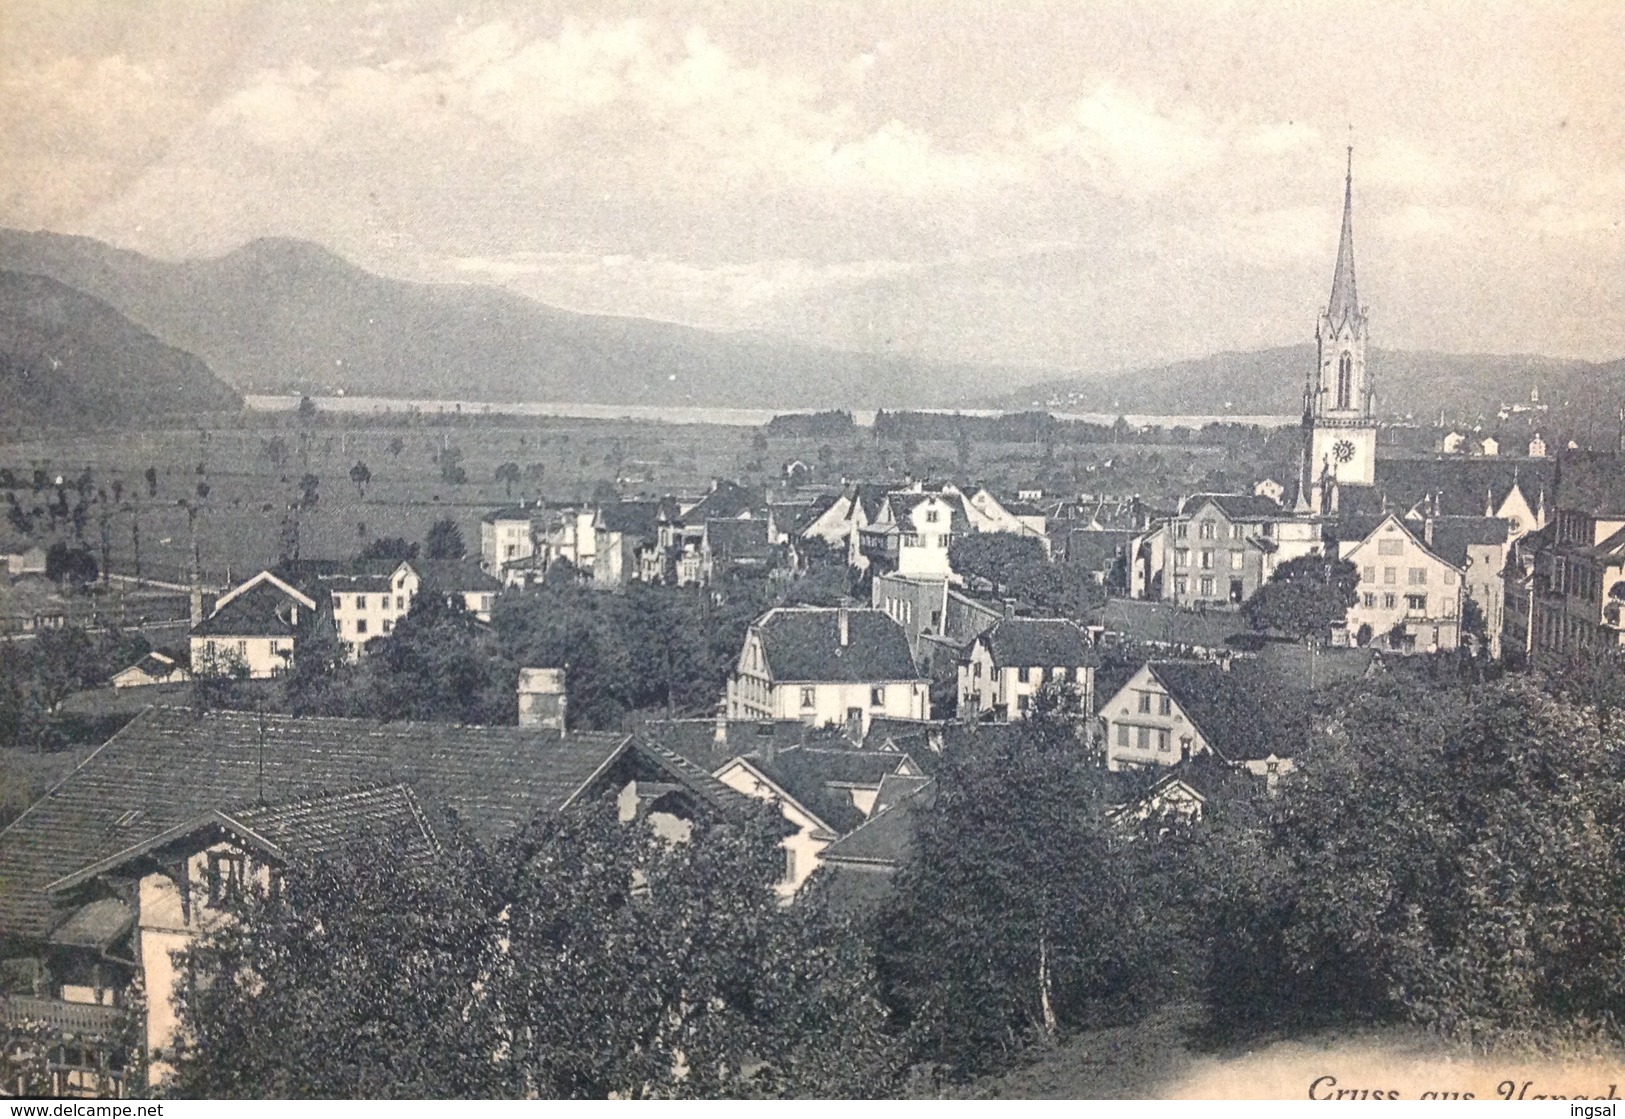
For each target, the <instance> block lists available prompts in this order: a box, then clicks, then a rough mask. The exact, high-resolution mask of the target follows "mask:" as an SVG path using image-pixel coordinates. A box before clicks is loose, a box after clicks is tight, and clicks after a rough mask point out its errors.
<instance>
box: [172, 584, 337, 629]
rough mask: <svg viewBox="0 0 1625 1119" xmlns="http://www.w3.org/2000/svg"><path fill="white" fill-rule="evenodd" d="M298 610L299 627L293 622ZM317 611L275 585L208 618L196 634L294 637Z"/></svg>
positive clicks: (262, 587) (242, 596) (255, 589)
mask: <svg viewBox="0 0 1625 1119" xmlns="http://www.w3.org/2000/svg"><path fill="white" fill-rule="evenodd" d="M295 606H297V608H298V612H299V624H298V625H297V626H296V625H294V624H293V622H291V621H290V620H289V618H290V617H291V616H292V612H291V611H292V608H293V607H295ZM313 616H314V611H312V610H311V609H310V608H309V607H308V606H305V605H304V604H303V603H295V602H294V601H293V599H291V598H289V597H288V596H287V595H286V594H285V593H284V592H283V591H281V590H279V589H278V588H277V587H276V586H275V585H273V584H271V583H261V584H260V585H259V586H257V587H252V588H250V589H249V590H246V591H244V592H243V593H242V594H240V595H238V596H237V597H236V598H234V599H232V600H231V601H230V602H228V603H226V604H225V605H224V606H222V607H221V608H220V609H219V610H217V611H216V612H215V613H214V614H213V615H211V616H210V617H207V618H205V619H204V620H203V621H202V622H201V623H200V624H199V625H198V626H197V627H196V628H195V629H193V630H192V633H193V634H194V635H196V636H198V637H292V636H294V635H295V634H298V633H300V632H302V631H303V630H304V628H305V626H306V624H307V623H308V622H309V621H310V620H311V619H312V618H313Z"/></svg>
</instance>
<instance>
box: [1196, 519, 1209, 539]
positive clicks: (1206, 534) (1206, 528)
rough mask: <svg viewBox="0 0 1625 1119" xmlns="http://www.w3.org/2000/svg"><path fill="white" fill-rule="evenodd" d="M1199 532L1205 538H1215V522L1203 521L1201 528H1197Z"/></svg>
mask: <svg viewBox="0 0 1625 1119" xmlns="http://www.w3.org/2000/svg"><path fill="white" fill-rule="evenodd" d="M1197 533H1198V535H1200V536H1201V537H1202V539H1203V540H1212V539H1213V522H1212V521H1203V522H1202V525H1201V527H1200V528H1199V529H1197Z"/></svg>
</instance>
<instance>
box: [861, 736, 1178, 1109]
mask: <svg viewBox="0 0 1625 1119" xmlns="http://www.w3.org/2000/svg"><path fill="white" fill-rule="evenodd" d="M1074 728H1075V723H1074V722H1073V721H1072V720H1070V719H1067V718H1065V717H1059V716H1057V715H1053V714H1037V715H1035V716H1033V717H1030V718H1029V719H1027V720H1025V721H1024V722H1023V723H1022V724H1021V725H1020V726H1019V728H1012V730H1011V733H1010V734H1009V735H999V736H994V735H992V734H986V735H980V736H968V737H967V738H965V739H962V740H961V741H960V742H959V743H957V744H955V746H954V748H953V749H952V750H950V751H949V752H946V753H945V754H944V756H943V757H942V759H941V761H940V763H939V770H938V774H937V782H938V785H937V792H936V796H935V800H934V802H933V803H931V804H930V805H929V807H921V808H919V809H917V810H916V811H917V813H918V816H919V819H918V825H917V835H916V846H917V851H916V853H915V855H914V857H913V858H911V859H910V860H909V862H908V863H907V864H905V865H904V867H903V868H902V869H901V870H900V871H899V872H898V874H897V879H896V894H895V896H894V898H893V899H892V901H891V902H890V903H889V905H888V907H887V909H886V911H885V912H884V914H883V915H882V918H881V925H880V928H881V934H880V945H879V948H878V953H879V967H880V971H881V975H882V977H883V980H884V982H885V991H886V998H887V1001H888V1002H889V1004H890V1005H891V1006H892V1007H893V1008H894V1009H895V1010H896V1012H897V1013H898V1015H899V1018H900V1022H901V1024H902V1025H903V1027H904V1028H905V1029H906V1030H907V1031H908V1032H909V1034H910V1036H911V1037H912V1039H913V1040H914V1042H915V1044H916V1045H917V1046H918V1048H919V1056H920V1057H922V1058H923V1059H925V1060H928V1061H931V1062H934V1063H937V1064H939V1065H941V1066H942V1067H943V1068H944V1069H945V1071H946V1072H947V1073H948V1075H949V1076H950V1077H952V1078H954V1079H964V1078H969V1077H971V1076H975V1075H978V1074H980V1073H983V1072H987V1071H991V1070H993V1069H996V1068H998V1067H1000V1066H1001V1065H1003V1064H1005V1063H1006V1062H1008V1061H1009V1060H1010V1059H1011V1057H1012V1056H1013V1055H1014V1054H1015V1053H1016V1052H1017V1051H1019V1049H1020V1048H1021V1047H1022V1046H1024V1045H1025V1044H1027V1043H1028V1042H1029V1041H1030V1040H1031V1039H1034V1038H1047V1039H1054V1038H1056V1037H1058V1036H1059V1035H1060V1034H1061V1033H1062V1032H1063V1031H1065V1030H1067V1029H1070V1028H1076V1027H1078V1026H1080V1025H1084V1024H1086V1023H1089V1022H1091V1021H1095V1020H1099V1019H1101V1018H1106V1017H1109V1016H1110V1014H1111V1012H1112V1011H1118V1012H1121V1011H1122V1009H1123V1008H1125V1007H1132V1006H1133V1005H1134V1003H1135V1002H1136V1001H1137V1000H1138V1001H1141V1002H1144V1001H1147V1000H1150V999H1153V998H1155V997H1156V996H1157V994H1158V993H1159V992H1160V987H1161V984H1163V983H1164V982H1165V981H1166V980H1167V979H1168V978H1169V977H1170V976H1171V975H1174V974H1177V973H1179V972H1181V971H1182V970H1184V969H1182V968H1181V967H1180V964H1181V962H1182V958H1183V953H1182V951H1181V949H1180V948H1179V947H1178V937H1177V931H1176V929H1177V922H1175V921H1172V920H1169V919H1168V913H1169V907H1167V906H1164V905H1161V904H1156V901H1157V898H1156V895H1155V893H1154V883H1155V879H1154V878H1153V876H1151V875H1148V874H1147V873H1145V869H1144V867H1145V864H1146V861H1147V860H1150V859H1152V858H1153V856H1155V855H1157V852H1155V851H1154V850H1153V849H1154V848H1155V847H1156V846H1157V845H1156V844H1154V843H1148V842H1137V841H1136V836H1135V835H1134V833H1133V832H1131V831H1128V830H1126V829H1123V828H1120V827H1118V826H1116V825H1115V824H1113V823H1112V822H1111V821H1110V820H1109V819H1108V817H1107V809H1108V808H1109V807H1110V805H1111V799H1110V798H1109V797H1108V793H1107V786H1106V783H1105V782H1106V779H1107V774H1106V773H1105V770H1104V767H1103V766H1102V765H1101V764H1100V762H1099V759H1098V758H1097V757H1096V756H1095V754H1094V752H1093V751H1092V750H1091V749H1089V748H1087V747H1086V745H1085V743H1084V742H1083V741H1082V740H1081V739H1080V738H1079V736H1078V735H1077V734H1076V732H1075V729H1074Z"/></svg>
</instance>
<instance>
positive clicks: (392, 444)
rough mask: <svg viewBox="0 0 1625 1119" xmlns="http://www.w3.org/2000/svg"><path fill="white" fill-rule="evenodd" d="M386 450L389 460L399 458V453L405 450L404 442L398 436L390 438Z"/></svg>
mask: <svg viewBox="0 0 1625 1119" xmlns="http://www.w3.org/2000/svg"><path fill="white" fill-rule="evenodd" d="M388 450H389V457H390V458H400V457H401V452H402V451H404V450H406V440H404V439H402V438H401V437H400V436H399V435H392V436H390V439H389V447H388Z"/></svg>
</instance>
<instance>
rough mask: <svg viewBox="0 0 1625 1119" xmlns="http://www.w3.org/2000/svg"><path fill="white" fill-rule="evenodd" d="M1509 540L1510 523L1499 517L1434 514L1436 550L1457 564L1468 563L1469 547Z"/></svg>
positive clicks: (1444, 557) (1503, 542) (1497, 545)
mask: <svg viewBox="0 0 1625 1119" xmlns="http://www.w3.org/2000/svg"><path fill="white" fill-rule="evenodd" d="M1506 542H1507V523H1506V522H1505V521H1503V520H1501V519H1500V518H1499V517H1435V518H1434V519H1433V542H1432V544H1431V545H1430V547H1431V548H1432V550H1433V552H1434V553H1435V554H1436V555H1438V556H1439V557H1440V558H1441V559H1444V560H1446V561H1448V562H1450V563H1452V564H1455V565H1456V566H1457V567H1461V568H1465V567H1466V566H1467V558H1468V557H1467V549H1468V548H1471V547H1474V546H1482V545H1489V546H1494V547H1500V546H1502V545H1504V544H1506Z"/></svg>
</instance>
